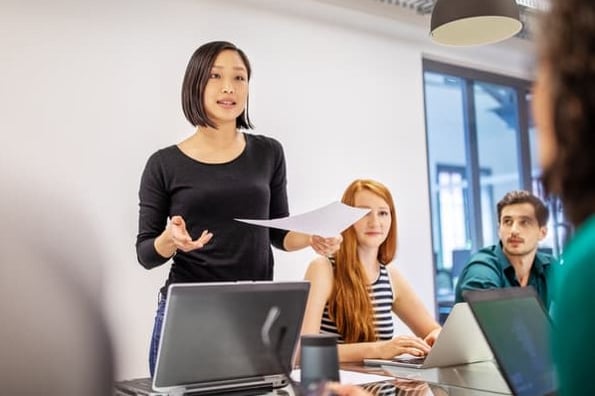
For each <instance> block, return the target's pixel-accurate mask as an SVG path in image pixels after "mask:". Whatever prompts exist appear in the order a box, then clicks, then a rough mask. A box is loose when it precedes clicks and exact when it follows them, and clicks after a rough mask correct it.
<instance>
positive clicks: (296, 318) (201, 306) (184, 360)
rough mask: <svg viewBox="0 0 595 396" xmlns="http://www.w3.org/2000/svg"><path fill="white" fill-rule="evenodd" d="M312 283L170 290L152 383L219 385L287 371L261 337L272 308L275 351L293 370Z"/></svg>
mask: <svg viewBox="0 0 595 396" xmlns="http://www.w3.org/2000/svg"><path fill="white" fill-rule="evenodd" d="M308 289H309V283H308V282H248V283H191V284H174V285H172V286H171V287H170V288H169V290H168V296H167V303H166V309H165V316H164V323H163V328H162V333H161V342H160V346H159V353H158V356H157V363H156V370H155V376H154V378H153V387H154V389H156V390H166V389H168V388H172V387H180V386H184V387H185V388H187V389H194V388H200V387H201V386H204V387H208V388H212V389H217V388H218V383H220V384H221V387H222V388H225V386H227V385H232V384H236V385H239V384H241V383H242V382H246V383H247V384H248V383H250V382H251V381H252V382H254V381H255V380H256V379H257V378H263V377H266V376H274V375H279V374H282V373H283V368H282V367H279V365H280V363H279V362H277V361H276V360H275V359H274V356H271V351H270V349H268V348H266V347H265V346H264V344H263V341H262V336H261V330H262V326H263V324H264V322H265V320H267V316H268V315H269V312H270V310H271V308H273V307H276V308H274V309H275V310H277V311H278V313H279V314H278V316H277V317H276V320H275V322H274V323H273V324H272V327H271V330H270V339H271V343H272V345H273V346H275V348H276V349H277V350H276V351H275V353H276V355H277V356H278V357H279V360H280V362H281V364H283V365H284V366H285V367H284V368H285V369H286V370H288V371H289V369H290V367H289V366H290V365H291V360H292V357H293V353H294V349H295V346H296V344H297V341H298V338H299V332H300V328H301V324H302V319H303V314H304V308H305V304H306V300H307V296H308Z"/></svg>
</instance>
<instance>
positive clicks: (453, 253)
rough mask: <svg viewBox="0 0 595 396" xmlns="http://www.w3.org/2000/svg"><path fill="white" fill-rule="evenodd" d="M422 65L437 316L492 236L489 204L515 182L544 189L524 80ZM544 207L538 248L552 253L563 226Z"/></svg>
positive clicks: (493, 209)
mask: <svg viewBox="0 0 595 396" xmlns="http://www.w3.org/2000/svg"><path fill="white" fill-rule="evenodd" d="M423 67H424V94H425V113H426V138H427V148H428V172H429V174H428V180H429V184H430V189H429V191H430V202H431V211H432V216H431V218H432V245H433V249H434V255H433V257H434V261H435V262H434V266H435V274H436V279H435V284H436V287H435V290H436V303H437V304H436V306H437V307H438V314H439V319H441V321H442V320H443V319H444V318H445V317H446V315H448V313H449V312H450V308H451V307H452V304H453V301H454V288H455V286H456V282H457V279H458V275H459V273H460V271H461V269H462V268H463V267H464V265H465V264H466V263H467V261H468V259H469V257H470V255H471V254H472V253H473V252H474V251H476V250H478V249H480V248H482V247H483V246H486V245H491V244H495V243H498V233H497V227H498V219H497V213H496V203H497V202H498V201H499V200H500V199H501V198H502V197H503V196H504V194H505V193H507V192H508V191H511V190H515V189H526V190H530V191H533V193H535V194H537V195H539V196H543V194H542V191H541V189H540V187H539V182H538V178H539V167H538V166H537V163H536V160H535V143H534V141H535V130H534V127H533V125H532V119H531V117H530V114H529V108H530V99H531V98H530V95H529V92H530V82H529V81H525V80H520V79H515V78H510V77H505V76H500V75H495V74H490V73H485V72H480V71H477V70H473V69H467V68H462V67H456V66H452V65H448V64H444V63H439V62H435V61H430V60H424V62H423ZM550 206H551V209H553V210H552V215H551V217H552V220H551V221H550V224H548V227H549V232H548V234H549V236H548V238H546V240H545V241H543V242H542V243H541V248H544V249H548V250H549V249H551V250H552V251H553V252H554V253H555V254H556V253H558V252H559V251H560V248H561V246H562V244H561V243H559V241H560V240H561V239H563V238H564V237H565V235H566V233H567V230H566V228H565V225H564V223H563V221H562V218H563V216H561V214H560V211H559V207H558V206H559V205H555V204H554V203H550Z"/></svg>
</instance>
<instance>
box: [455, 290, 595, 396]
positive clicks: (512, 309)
mask: <svg viewBox="0 0 595 396" xmlns="http://www.w3.org/2000/svg"><path fill="white" fill-rule="evenodd" d="M463 297H464V298H465V300H466V301H467V302H468V304H469V306H470V307H471V311H472V312H473V315H474V316H475V319H476V320H477V323H478V324H479V326H480V328H481V329H482V330H483V333H484V334H485V338H486V340H487V342H488V343H489V344H490V346H491V347H492V350H493V351H494V356H495V357H496V361H497V362H498V368H499V369H500V372H501V373H502V376H503V377H504V379H505V380H506V382H507V384H508V386H509V388H510V390H511V391H512V393H513V394H514V395H517V396H542V395H554V394H556V391H557V379H556V375H555V370H554V363H553V360H552V356H551V350H550V332H551V327H552V325H551V322H550V319H549V316H548V314H547V313H546V312H545V309H544V307H543V305H542V304H541V301H540V300H539V299H538V296H537V293H536V292H535V289H533V287H531V286H527V287H508V288H502V289H493V290H484V291H467V292H465V293H464V294H463ZM587 393H588V392H587Z"/></svg>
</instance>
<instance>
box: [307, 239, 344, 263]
mask: <svg viewBox="0 0 595 396" xmlns="http://www.w3.org/2000/svg"><path fill="white" fill-rule="evenodd" d="M341 242H343V237H342V236H341V234H339V235H338V236H336V237H331V238H324V237H321V236H320V235H312V236H310V246H312V249H314V251H315V252H316V253H318V254H320V255H321V256H327V257H328V256H332V255H333V254H334V253H335V252H336V251H337V250H339V248H340V247H341Z"/></svg>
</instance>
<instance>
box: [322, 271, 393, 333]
mask: <svg viewBox="0 0 595 396" xmlns="http://www.w3.org/2000/svg"><path fill="white" fill-rule="evenodd" d="M368 295H369V296H370V299H371V301H372V306H373V309H374V328H375V330H376V338H377V339H378V340H380V341H384V340H390V339H392V338H393V318H392V315H391V312H392V305H393V290H392V287H391V281H390V277H389V275H388V269H387V268H386V267H385V266H384V265H381V266H380V273H379V274H378V278H377V279H376V281H375V282H374V283H372V284H371V285H369V286H368ZM320 333H321V334H333V335H336V336H337V342H338V343H344V342H345V340H344V339H343V335H342V334H339V331H338V330H337V325H336V324H335V322H334V321H333V320H332V319H331V318H330V316H329V312H328V303H327V304H326V306H325V307H324V312H323V313H322V322H321V323H320Z"/></svg>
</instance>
